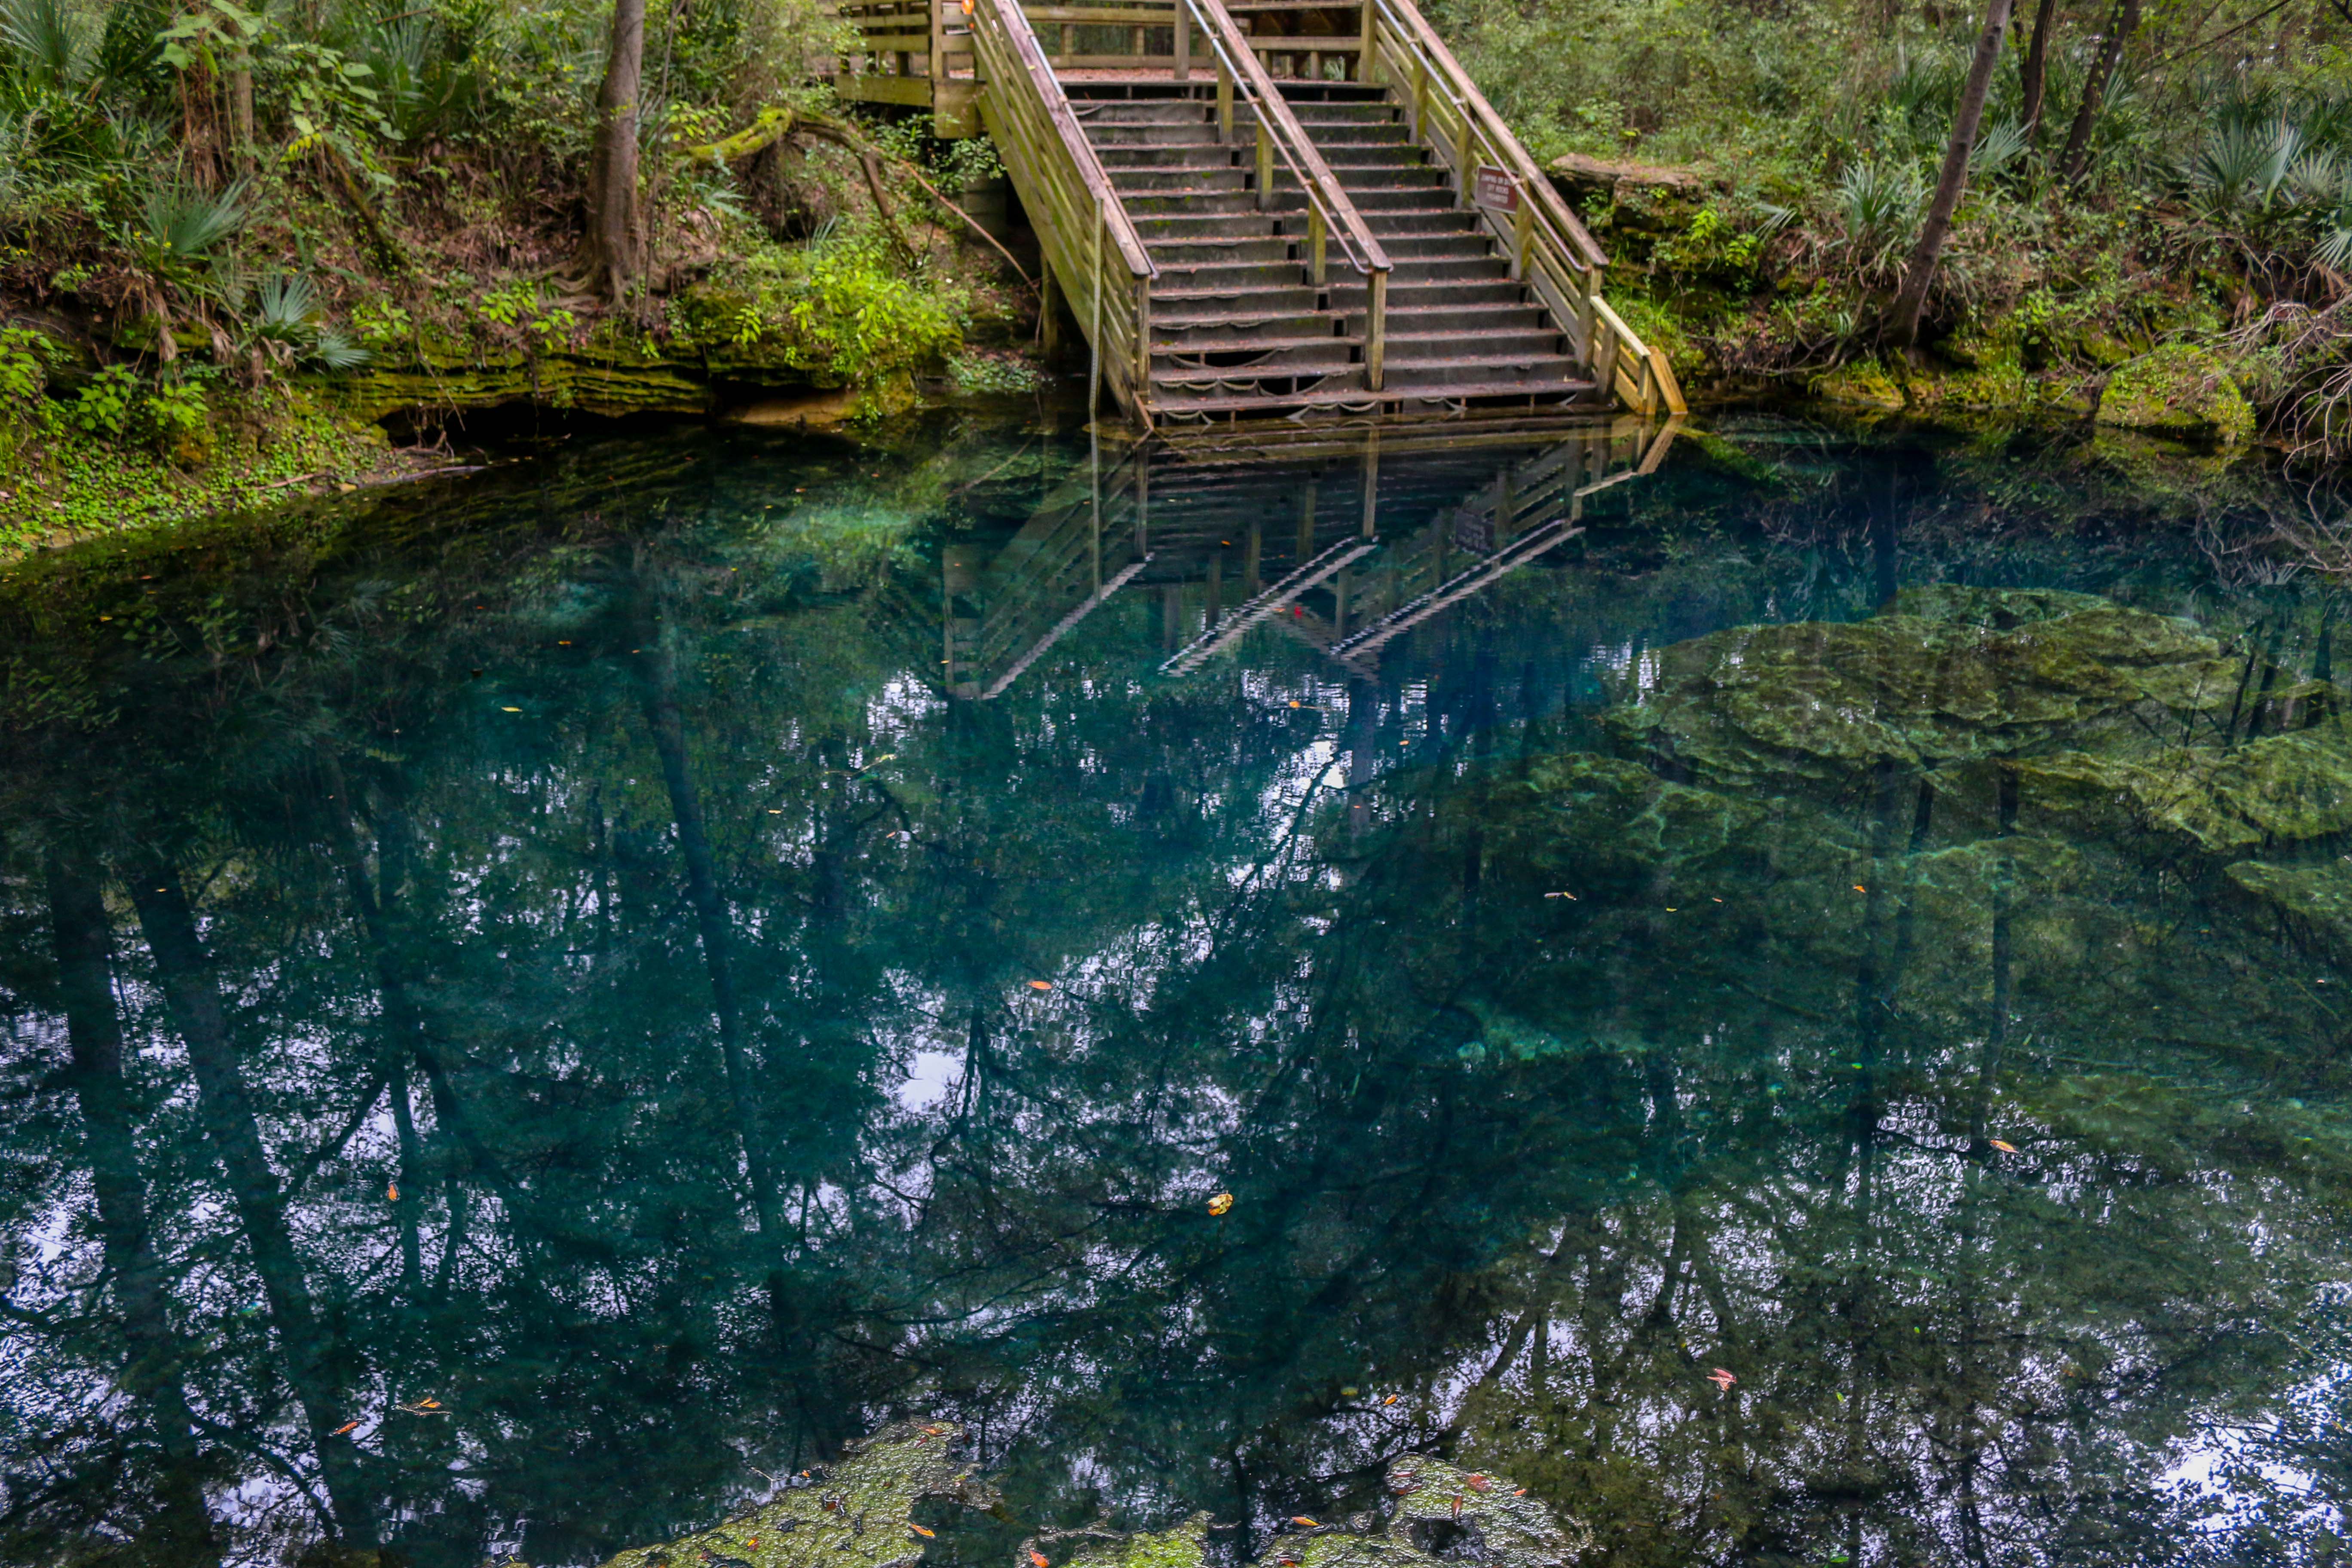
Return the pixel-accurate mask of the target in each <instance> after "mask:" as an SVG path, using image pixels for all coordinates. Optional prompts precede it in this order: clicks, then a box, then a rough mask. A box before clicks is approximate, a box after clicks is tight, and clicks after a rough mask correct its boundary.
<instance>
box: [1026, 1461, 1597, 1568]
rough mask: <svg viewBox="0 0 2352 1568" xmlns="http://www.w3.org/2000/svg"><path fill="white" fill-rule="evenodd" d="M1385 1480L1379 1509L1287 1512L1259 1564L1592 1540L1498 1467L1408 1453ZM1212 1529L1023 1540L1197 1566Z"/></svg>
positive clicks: (1414, 1561) (1194, 1523)
mask: <svg viewBox="0 0 2352 1568" xmlns="http://www.w3.org/2000/svg"><path fill="white" fill-rule="evenodd" d="M1386 1486H1387V1490H1388V1493H1389V1497H1390V1501H1389V1503H1388V1505H1387V1506H1386V1507H1384V1508H1383V1509H1382V1510H1380V1511H1379V1512H1377V1513H1375V1512H1370V1511H1366V1512H1362V1513H1355V1514H1350V1515H1349V1516H1348V1517H1347V1518H1346V1519H1345V1520H1338V1521H1330V1522H1328V1523H1327V1522H1323V1521H1314V1520H1308V1519H1304V1518H1301V1519H1294V1520H1292V1521H1290V1524H1289V1526H1288V1528H1286V1529H1285V1530H1283V1531H1280V1532H1279V1533H1277V1534H1276V1536H1275V1538H1274V1540H1273V1541H1272V1542H1268V1543H1267V1545H1266V1549H1265V1552H1261V1553H1260V1554H1259V1556H1258V1559H1257V1565H1256V1568H1440V1565H1441V1564H1449V1563H1450V1564H1455V1565H1459V1564H1463V1563H1475V1564H1477V1565H1478V1568H1572V1565H1573V1564H1575V1563H1578V1562H1579V1561H1580V1560H1581V1558H1582V1557H1583V1554H1584V1553H1586V1552H1589V1551H1591V1547H1592V1535H1591V1531H1588V1530H1585V1529H1584V1528H1583V1527H1582V1526H1580V1525H1565V1524H1563V1523H1562V1522H1561V1521H1559V1519H1558V1518H1556V1517H1554V1515H1553V1514H1552V1511H1551V1510H1549V1509H1548V1508H1546V1507H1545V1506H1544V1505H1543V1504H1541V1503H1539V1502H1538V1501H1536V1500H1534V1499H1532V1498H1529V1497H1528V1496H1526V1495H1525V1493H1524V1490H1523V1489H1521V1488H1519V1487H1517V1486H1515V1485H1514V1484H1513V1483H1511V1482H1510V1481H1507V1480H1506V1479H1503V1478H1502V1477H1500V1476H1490V1475H1483V1474H1479V1473H1477V1472H1475V1471H1468V1470H1464V1469H1461V1468H1457V1467H1455V1466H1453V1465H1449V1464H1447V1463H1446V1462H1445V1461H1444V1460H1443V1459H1437V1458H1428V1457H1426V1456H1423V1455H1417V1454H1413V1455H1407V1456H1405V1457H1404V1458H1400V1459H1396V1460H1393V1461H1391V1464H1390V1466H1389V1469H1388V1475H1387V1478H1386ZM1208 1531H1209V1516H1208V1515H1207V1514H1204V1513H1202V1514H1194V1515H1193V1516H1192V1518H1191V1519H1189V1520H1187V1521H1184V1522H1183V1523H1182V1524H1180V1525H1178V1526H1177V1527H1176V1528H1175V1529H1173V1530H1164V1531H1143V1532H1139V1533H1137V1534H1133V1535H1111V1534H1108V1532H1097V1531H1089V1532H1087V1535H1086V1536H1085V1537H1083V1538H1081V1540H1082V1544H1081V1545H1079V1547H1078V1548H1077V1550H1076V1552H1073V1553H1072V1554H1071V1555H1070V1556H1068V1557H1067V1558H1063V1557H1062V1556H1061V1555H1060V1554H1059V1552H1058V1551H1057V1550H1056V1548H1057V1545H1058V1544H1059V1542H1060V1541H1061V1540H1064V1539H1066V1538H1055V1537H1048V1538H1042V1539H1036V1538H1033V1539H1032V1541H1031V1542H1029V1550H1033V1551H1038V1552H1039V1553H1040V1555H1043V1556H1045V1558H1046V1559H1047V1561H1048V1563H1050V1564H1051V1568H1202V1563H1204V1562H1205V1560H1206V1558H1205V1553H1206V1551H1207V1546H1208Z"/></svg>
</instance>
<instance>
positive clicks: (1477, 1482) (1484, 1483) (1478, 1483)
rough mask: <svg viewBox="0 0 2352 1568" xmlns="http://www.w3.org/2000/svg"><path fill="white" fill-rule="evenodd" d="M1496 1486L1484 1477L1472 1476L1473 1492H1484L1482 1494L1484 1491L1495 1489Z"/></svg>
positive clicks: (1471, 1485)
mask: <svg viewBox="0 0 2352 1568" xmlns="http://www.w3.org/2000/svg"><path fill="white" fill-rule="evenodd" d="M1494 1485H1495V1483H1494V1482H1492V1481H1490V1480H1488V1479H1486V1477H1484V1476H1472V1477H1471V1478H1470V1487H1471V1489H1472V1490H1473V1491H1482V1492H1483V1491H1487V1490H1491V1489H1493V1487H1494Z"/></svg>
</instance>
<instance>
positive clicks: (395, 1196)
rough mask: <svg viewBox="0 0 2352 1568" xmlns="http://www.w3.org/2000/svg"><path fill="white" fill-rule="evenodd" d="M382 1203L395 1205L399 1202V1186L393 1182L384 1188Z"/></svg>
mask: <svg viewBox="0 0 2352 1568" xmlns="http://www.w3.org/2000/svg"><path fill="white" fill-rule="evenodd" d="M383 1201H384V1202H386V1203H388V1204H396V1203H398V1202H399V1201H400V1184H399V1183H398V1182H393V1183H391V1184H387V1185H386V1186H385V1187H384V1189H383Z"/></svg>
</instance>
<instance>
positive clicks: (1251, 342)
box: [1071, 83, 1597, 419]
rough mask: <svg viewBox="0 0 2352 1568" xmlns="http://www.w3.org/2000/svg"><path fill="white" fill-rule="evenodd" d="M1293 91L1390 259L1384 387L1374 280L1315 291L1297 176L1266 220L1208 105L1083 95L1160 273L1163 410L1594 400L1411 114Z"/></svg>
mask: <svg viewBox="0 0 2352 1568" xmlns="http://www.w3.org/2000/svg"><path fill="white" fill-rule="evenodd" d="M1283 96H1284V99H1285V100H1286V102H1287V103H1288V104H1289V106H1290V107H1291V109H1292V111H1293V113H1294V114H1295V115H1296V117H1297V121H1298V122H1299V124H1300V126H1301V127H1302V128H1303V129H1304V130H1305V131H1306V132H1307V136H1308V138H1309V140H1310V141H1311V142H1312V143H1313V144H1314V146H1315V149H1316V151H1317V152H1318V153H1321V154H1322V157H1323V160H1324V163H1326V165H1327V166H1328V168H1329V170H1330V171H1331V173H1332V174H1333V175H1334V176H1336V177H1337V179H1338V182H1339V186H1340V188H1341V189H1342V190H1343V191H1344V192H1345V193H1346V194H1347V196H1348V199H1349V202H1350V203H1351V204H1352V205H1354V206H1355V208H1356V210H1357V211H1358V212H1359V213H1360V215H1362V217H1363V219H1364V221H1365V225H1366V226H1367V228H1368V229H1369V230H1370V233H1371V234H1372V235H1373V236H1374V237H1376V238H1377V239H1378V240H1379V241H1380V243H1381V247H1382V248H1383V249H1384V250H1385V251H1386V252H1387V253H1388V255H1389V257H1390V258H1391V262H1392V263H1393V268H1392V270H1391V273H1390V279H1389V284H1388V321H1387V327H1388V332H1387V353H1386V363H1385V371H1386V374H1385V376H1384V377H1383V384H1382V385H1381V389H1380V390H1379V391H1377V392H1376V391H1374V390H1373V389H1372V388H1371V387H1370V385H1369V384H1367V377H1366V372H1367V368H1368V367H1367V365H1366V363H1365V350H1366V344H1367V322H1366V310H1367V302H1368V296H1369V293H1370V288H1369V285H1368V284H1367V283H1366V282H1365V281H1364V280H1363V279H1351V278H1348V277H1345V276H1342V277H1341V278H1339V279H1335V280H1333V281H1331V282H1330V283H1328V285H1327V286H1325V287H1322V288H1318V287H1317V286H1316V285H1315V284H1314V282H1313V280H1312V279H1311V278H1309V277H1308V276H1307V265H1306V259H1305V249H1306V247H1307V241H1308V236H1307V195H1306V192H1305V190H1304V189H1303V188H1302V187H1301V185H1300V183H1299V182H1298V181H1297V179H1296V178H1293V177H1290V176H1288V175H1286V174H1284V173H1281V172H1277V174H1276V182H1275V186H1274V192H1273V200H1272V201H1271V203H1269V204H1268V205H1267V206H1266V207H1265V208H1264V209H1261V208H1260V206H1259V205H1257V200H1256V195H1255V191H1254V189H1253V188H1252V181H1253V178H1254V175H1253V172H1252V171H1251V169H1250V168H1249V167H1248V165H1247V161H1246V160H1247V156H1248V154H1247V151H1246V149H1245V148H1244V147H1239V146H1234V145H1231V144H1229V142H1227V141H1224V140H1221V139H1220V137H1219V133H1218V126H1217V121H1216V114H1215V110H1214V106H1213V104H1211V103H1210V102H1208V101H1206V100H1204V99H1203V98H1202V97H1201V96H1196V95H1193V94H1189V93H1180V92H1175V91H1153V90H1149V89H1138V88H1135V87H1131V86H1128V85H1123V84H1120V85H1114V84H1086V85H1079V86H1076V87H1074V88H1073V89H1071V98H1072V102H1073V105H1074V107H1075V108H1076V112H1077V115H1078V119H1079V122H1080V123H1081V124H1082V125H1083V126H1084V127H1085V128H1086V133H1087V141H1088V142H1089V143H1090V144H1091V145H1092V146H1093V148H1094V151H1095V155H1096V156H1097V158H1099V159H1100V160H1101V161H1102V163H1103V166H1104V168H1105V170H1106V172H1108V174H1109V176H1110V181H1111V186H1112V188H1113V189H1114V190H1115V191H1117V192H1118V196H1119V199H1120V201H1121V202H1122V203H1123V204H1124V205H1125V206H1126V208H1127V211H1128V213H1129V216H1130V217H1132V218H1133V220H1134V222H1135V226H1136V229H1137V232H1138V233H1139V235H1140V236H1141V237H1142V239H1143V243H1144V247H1145V249H1146V251H1147V252H1148V253H1149V254H1150V257H1151V258H1152V260H1153V261H1154V262H1156V263H1157V264H1158V265H1159V268H1160V274H1159V277H1158V278H1157V279H1155V280H1154V283H1153V288H1152V315H1151V323H1150V326H1151V331H1150V345H1151V354H1150V378H1149V387H1150V393H1149V397H1150V407H1151V411H1152V413H1153V415H1154V416H1157V417H1160V418H1167V419H1181V418H1186V417H1198V416H1211V415H1215V416H1231V415H1241V414H1253V413H1257V412H1261V411H1282V412H1288V411H1292V410H1296V409H1299V408H1338V409H1346V410H1350V411H1356V412H1364V413H1370V412H1375V411H1381V412H1391V411H1399V410H1404V409H1407V408H1409V407H1412V408H1416V409H1419V408H1429V407H1432V406H1438V407H1445V406H1454V405H1466V404H1472V403H1476V404H1480V405H1496V404H1498V403H1507V404H1508V405H1511V406H1512V407H1513V408H1515V409H1519V410H1524V409H1526V408H1528V407H1529V406H1531V405H1545V404H1561V403H1579V402H1590V401H1591V400H1592V398H1593V396H1594V395H1595V393H1596V391H1597V389H1596V386H1595V384H1594V383H1593V381H1592V379H1591V377H1590V376H1588V375H1585V374H1582V371H1581V366H1580V363H1579V362H1578V360H1577V359H1576V357H1575V356H1574V355H1573V354H1572V353H1570V352H1569V344H1568V340H1567V337H1566V334H1565V333H1564V332H1563V331H1561V329H1560V327H1559V324H1558V323H1557V322H1555V321H1551V320H1550V319H1549V315H1548V313H1547V312H1546V311H1545V310H1544V308H1543V307H1542V306H1541V305H1540V304H1538V303H1537V302H1535V301H1533V300H1530V299H1529V298H1528V291H1527V290H1526V289H1524V288H1523V287H1521V285H1520V284H1519V283H1518V282H1517V281H1516V280H1515V279H1513V278H1512V276H1511V266H1510V262H1509V259H1508V258H1507V257H1505V256H1503V255H1502V254H1501V253H1500V249H1499V247H1498V246H1497V245H1496V242H1495V239H1494V237H1492V236H1490V235H1488V234H1486V233H1485V232H1484V231H1483V230H1482V229H1481V227H1480V226H1479V222H1478V219H1477V216H1476V215H1475V214H1474V213H1471V212H1469V211H1467V210H1465V209H1464V208H1463V207H1461V206H1460V205H1458V204H1457V203H1456V202H1455V201H1454V195H1453V193H1452V191H1451V190H1449V189H1448V188H1447V184H1446V180H1445V174H1444V170H1442V169H1440V168H1438V167H1436V166H1435V165H1434V164H1433V163H1431V162H1430V161H1429V156H1428V154H1427V153H1425V152H1424V151H1423V149H1422V148H1420V147H1418V146H1415V145H1414V144H1413V142H1412V139H1411V133H1410V132H1409V130H1408V128H1407V127H1406V125H1405V123H1404V121H1403V117H1402V111H1401V110H1398V109H1397V108H1396V107H1395V106H1394V105H1392V104H1391V103H1388V102H1387V101H1385V99H1384V97H1383V96H1382V95H1381V93H1379V92H1378V90H1377V89H1365V88H1360V87H1351V86H1348V85H1344V84H1336V83H1334V84H1326V83H1296V84H1286V86H1285V87H1284V89H1283Z"/></svg>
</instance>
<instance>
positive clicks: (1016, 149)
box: [971, 0, 1160, 411]
mask: <svg viewBox="0 0 2352 1568" xmlns="http://www.w3.org/2000/svg"><path fill="white" fill-rule="evenodd" d="M971 37H972V45H973V50H974V52H975V54H976V55H977V56H978V58H979V60H980V64H981V68H982V70H984V71H985V72H986V73H987V76H988V79H989V80H990V82H991V83H992V89H991V90H990V92H989V93H988V95H987V97H986V99H985V100H983V101H984V103H985V105H986V110H985V112H986V115H987V119H988V126H989V130H990V132H992V134H993V135H994V136H995V137H996V140H997V141H998V142H999V143H1001V144H1002V145H1003V148H1004V150H1005V159H1004V163H1005V167H1006V169H1007V170H1008V171H1009V172H1010V173H1011V174H1012V175H1013V185H1014V187H1015V188H1016V189H1017V190H1018V191H1019V192H1020V193H1021V203H1022V205H1023V206H1024V207H1026V208H1027V209H1028V212H1029V216H1030V219H1031V221H1032V223H1033V224H1034V226H1035V228H1036V230H1037V241H1038V245H1039V247H1041V248H1042V249H1043V250H1044V251H1045V261H1046V265H1047V266H1048V267H1050V268H1052V269H1053V272H1054V275H1055V279H1057V280H1058V281H1059V282H1060V283H1061V285H1062V287H1063V289H1065V290H1066V293H1067V294H1068V296H1069V300H1070V305H1071V308H1072V309H1073V310H1075V311H1076V314H1077V318H1078V320H1079V321H1081V322H1083V323H1085V324H1086V327H1087V342H1090V343H1092V344H1093V345H1094V349H1095V354H1096V359H1097V364H1098V365H1099V366H1100V367H1101V371H1102V374H1105V375H1107V376H1108V378H1109V380H1110V382H1111V384H1112V386H1113V388H1114V389H1115V390H1116V391H1117V392H1118V395H1119V401H1120V402H1122V403H1124V404H1126V405H1128V406H1129V407H1130V408H1134V409H1137V410H1139V411H1140V410H1141V409H1142V408H1143V407H1144V405H1145V398H1146V396H1147V395H1148V393H1149V390H1150V377H1151V331H1150V321H1151V280H1152V279H1153V278H1155V277H1157V276H1158V275H1159V270H1160V269H1159V268H1157V267H1155V266H1154V265H1153V264H1152V261H1151V256H1150V252H1149V251H1147V250H1146V249H1145V248H1144V246H1143V240H1142V238H1141V237H1139V235H1138V234H1137V233H1136V230H1135V224H1134V223H1133V221H1132V220H1131V219H1129V216H1128V215H1127V208H1126V206H1125V205H1123V204H1122V203H1121V202H1120V201H1119V199H1118V192H1117V191H1115V190H1114V189H1112V187H1111V183H1110V176H1109V175H1108V174H1106V173H1105V172H1104V170H1103V166H1102V161H1101V160H1100V159H1098V158H1097V157H1096V156H1095V150H1094V148H1093V147H1092V146H1091V145H1089V144H1088V142H1087V135H1086V132H1085V131H1084V130H1082V129H1081V128H1080V127H1079V125H1078V118H1077V115H1076V112H1075V111H1073V110H1071V108H1070V100H1069V99H1068V97H1067V96H1066V94H1065V93H1064V92H1063V91H1062V84H1061V83H1060V82H1059V81H1058V80H1056V79H1055V75H1054V68H1053V67H1052V66H1050V65H1048V64H1047V63H1046V61H1045V51H1044V49H1043V48H1042V47H1040V46H1039V44H1038V42H1037V35H1036V33H1035V32H1034V30H1032V29H1031V27H1030V26H1029V19H1028V17H1027V16H1024V15H1023V14H1022V10H1021V6H1020V5H1019V4H1018V0H975V4H974V5H973V7H972V14H971ZM1081 244H1083V245H1084V246H1085V247H1086V248H1084V249H1083V250H1082V249H1080V246H1081Z"/></svg>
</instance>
